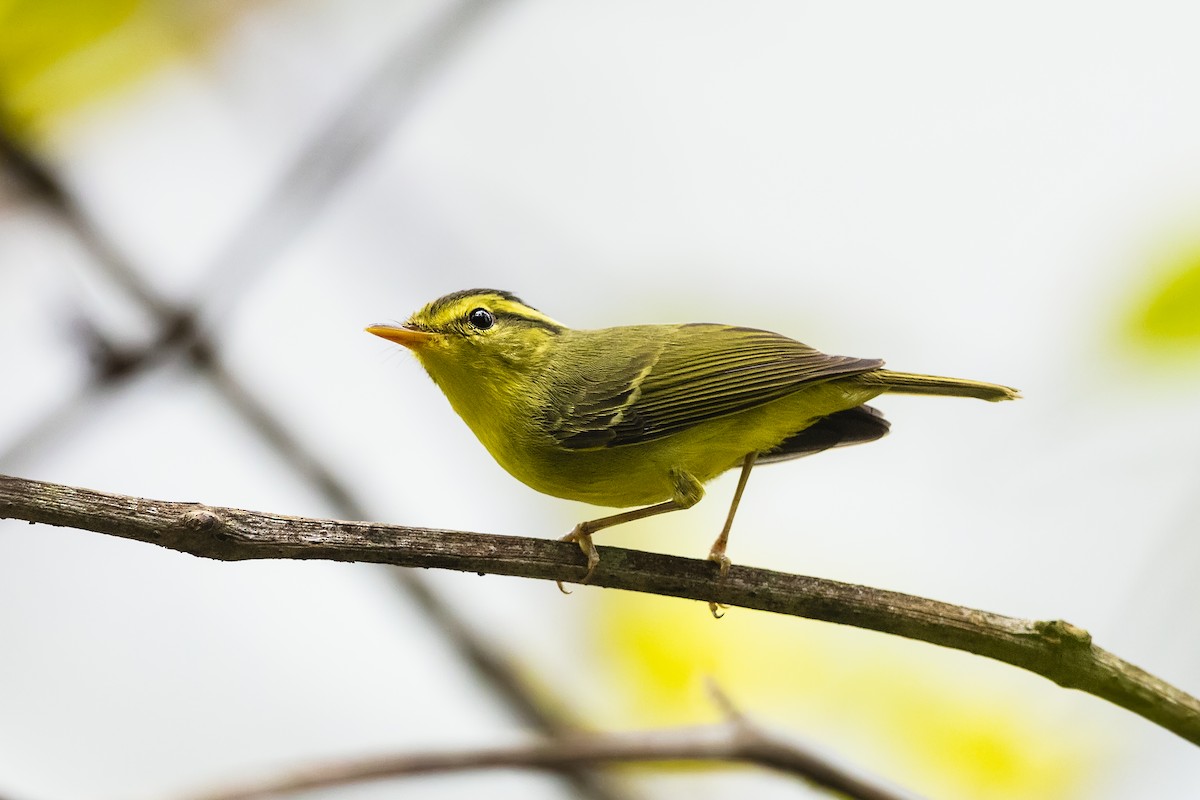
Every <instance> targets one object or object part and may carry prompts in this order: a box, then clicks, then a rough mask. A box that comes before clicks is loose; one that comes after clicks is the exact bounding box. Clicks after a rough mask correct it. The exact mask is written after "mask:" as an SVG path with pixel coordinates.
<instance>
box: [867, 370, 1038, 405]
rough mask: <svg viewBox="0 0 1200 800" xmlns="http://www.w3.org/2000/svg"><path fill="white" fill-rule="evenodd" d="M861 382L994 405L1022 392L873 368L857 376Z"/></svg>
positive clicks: (1014, 397) (894, 389) (990, 385)
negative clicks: (969, 398) (988, 402)
mask: <svg viewBox="0 0 1200 800" xmlns="http://www.w3.org/2000/svg"><path fill="white" fill-rule="evenodd" d="M858 377H859V379H860V380H862V381H864V382H866V383H869V384H873V385H876V386H880V385H882V386H884V387H886V389H885V391H888V392H894V393H896V394H938V395H947V396H949V397H977V398H979V399H980V400H988V401H990V402H993V403H994V402H997V401H1000V400H1016V399H1017V398H1019V397H1020V396H1021V393H1020V392H1019V391H1017V390H1016V389H1013V388H1011V387H1008V386H1001V385H999V384H997V383H984V382H983V381H971V380H967V379H966V378H942V377H939V376H937V375H919V374H917V373H915V372H893V371H892V370H890V369H875V370H871V371H870V372H865V373H863V374H862V375H859V376H858Z"/></svg>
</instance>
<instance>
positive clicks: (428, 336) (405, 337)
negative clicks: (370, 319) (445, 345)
mask: <svg viewBox="0 0 1200 800" xmlns="http://www.w3.org/2000/svg"><path fill="white" fill-rule="evenodd" d="M366 331H367V333H373V334H375V335H376V336H380V337H382V338H384V339H387V340H388V341H389V342H395V343H396V344H402V345H404V346H405V347H407V348H409V349H413V348H419V347H421V346H422V345H425V344H428V343H429V342H432V341H433V340H434V339H437V338H438V334H436V333H430V332H429V331H419V330H417V329H416V328H408V327H399V326H396V325H382V324H381V325H369V326H367V328H366Z"/></svg>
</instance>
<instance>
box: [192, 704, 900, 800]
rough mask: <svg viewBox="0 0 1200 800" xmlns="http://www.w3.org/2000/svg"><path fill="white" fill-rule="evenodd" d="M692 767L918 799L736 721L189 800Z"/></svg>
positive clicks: (384, 762) (415, 757)
mask: <svg viewBox="0 0 1200 800" xmlns="http://www.w3.org/2000/svg"><path fill="white" fill-rule="evenodd" d="M679 761H692V762H698V763H700V764H701V765H704V764H720V763H722V762H732V763H740V764H750V765H756V766H760V767H765V768H767V769H771V770H775V771H777V772H781V773H785V774H788V775H792V776H794V777H797V778H800V779H802V780H804V781H806V782H808V783H810V784H812V785H814V786H817V787H819V788H821V789H824V790H826V791H829V792H833V793H835V794H837V795H838V796H840V797H846V798H852V800H917V796H916V795H913V794H909V793H907V792H904V791H901V790H900V789H896V788H893V787H889V786H886V785H884V784H883V783H882V782H880V781H878V780H877V779H875V778H873V777H869V776H868V775H866V774H865V773H863V772H862V771H857V770H852V769H849V768H847V767H845V766H842V765H840V764H837V763H835V762H833V761H832V760H830V759H828V758H826V757H823V756H821V755H818V754H817V753H815V752H813V751H812V750H809V749H807V748H804V747H801V746H800V745H798V744H796V743H794V742H790V741H787V740H785V739H783V738H781V737H779V736H777V735H775V734H772V733H770V732H768V731H766V730H764V729H763V728H761V727H760V726H758V725H756V724H754V723H752V722H750V721H749V720H748V719H746V718H745V717H744V716H737V717H734V718H733V719H731V720H729V721H728V722H726V723H724V724H720V725H709V726H703V727H693V728H681V729H676V730H657V731H644V732H639V733H610V734H604V733H592V734H575V735H572V736H567V737H563V738H559V739H557V740H555V741H547V742H535V743H532V744H527V745H515V746H511V747H490V748H486V749H480V750H466V751H456V752H431V753H402V754H399V755H394V756H379V757H375V758H362V759H356V760H352V761H339V762H332V763H326V764H313V765H309V766H307V767H305V768H304V769H301V770H297V771H295V772H293V773H290V774H287V775H283V776H281V777H279V778H266V779H263V780H261V781H255V782H247V783H245V784H242V785H238V786H229V787H227V788H223V789H216V790H214V791H211V792H205V793H203V794H198V795H194V796H191V797H190V798H189V800H262V798H268V797H277V796H279V795H282V794H286V793H290V792H299V791H305V790H311V789H322V788H328V787H334V786H343V785H346V784H350V783H359V782H362V781H370V780H384V779H388V778H401V777H409V776H414V775H426V774H429V773H435V772H461V771H468V770H484V769H505V768H517V769H542V770H550V771H560V770H563V769H579V768H582V767H594V766H600V765H614V764H634V763H660V762H679Z"/></svg>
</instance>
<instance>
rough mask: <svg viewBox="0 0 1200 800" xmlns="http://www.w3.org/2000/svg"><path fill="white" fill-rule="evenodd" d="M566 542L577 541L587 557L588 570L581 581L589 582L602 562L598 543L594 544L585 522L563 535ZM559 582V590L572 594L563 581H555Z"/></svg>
mask: <svg viewBox="0 0 1200 800" xmlns="http://www.w3.org/2000/svg"><path fill="white" fill-rule="evenodd" d="M561 541H564V542H577V543H578V544H579V549H580V550H582V551H583V554H584V556H586V557H587V572H586V573H585V574H584V576H583V580H581V581H580V583H587V582H588V581H590V580H591V579H592V573H593V572H595V571H596V565H597V564H599V563H600V552H599V551H598V550H597V549H596V545H594V544H592V534H590V533H588V531H587V529H586V528H585V527H584V526H583V524H582V523H581V524H579V525H576V526H575V530H573V531H571V532H570V533H568V534H567V535H566V536H564V537H562V540H561ZM555 583H557V584H558V590H559V591H560V592H562V593H563V594H570V592H568V591H567V590H566V589H564V588H563V585H562V581H555Z"/></svg>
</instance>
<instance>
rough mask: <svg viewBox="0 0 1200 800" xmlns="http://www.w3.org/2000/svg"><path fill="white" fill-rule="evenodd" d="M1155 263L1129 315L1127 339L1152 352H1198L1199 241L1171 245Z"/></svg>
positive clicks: (1182, 353) (1194, 353) (1179, 353)
mask: <svg viewBox="0 0 1200 800" xmlns="http://www.w3.org/2000/svg"><path fill="white" fill-rule="evenodd" d="M1159 262H1160V263H1159V264H1158V265H1156V266H1155V267H1154V268H1152V269H1150V270H1148V271H1147V275H1148V277H1149V280H1148V282H1147V286H1146V288H1145V289H1144V290H1143V291H1142V292H1141V293H1140V295H1139V300H1138V302H1137V305H1136V306H1135V307H1134V308H1133V309H1132V311H1131V312H1130V314H1129V317H1128V325H1127V333H1128V335H1129V338H1130V339H1131V340H1132V342H1133V343H1134V344H1135V345H1137V346H1138V347H1139V348H1141V349H1144V350H1150V351H1153V352H1155V353H1162V354H1165V355H1187V356H1191V357H1194V356H1197V355H1200V241H1193V242H1188V243H1186V244H1183V245H1179V246H1176V247H1174V248H1172V249H1171V250H1169V251H1168V252H1167V254H1166V256H1165V257H1164V258H1161V259H1159Z"/></svg>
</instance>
